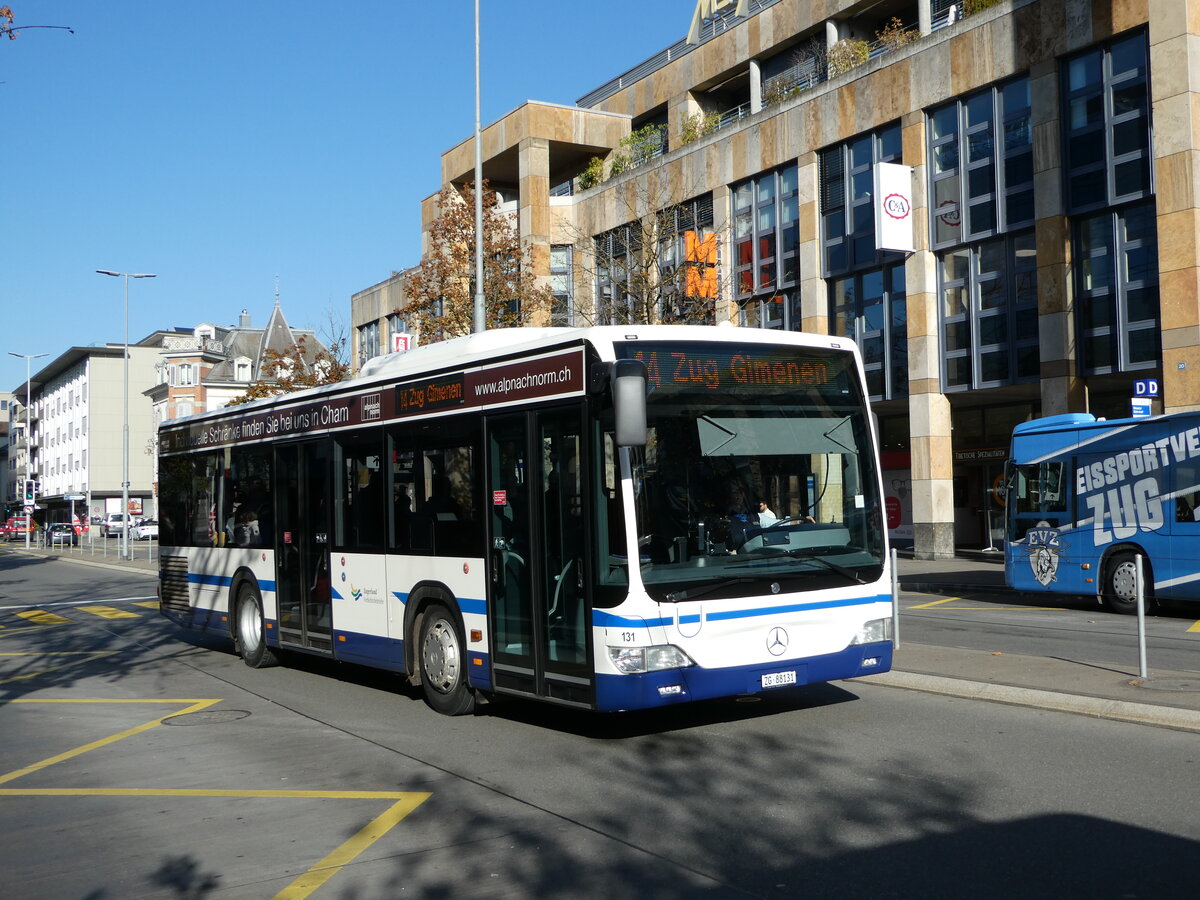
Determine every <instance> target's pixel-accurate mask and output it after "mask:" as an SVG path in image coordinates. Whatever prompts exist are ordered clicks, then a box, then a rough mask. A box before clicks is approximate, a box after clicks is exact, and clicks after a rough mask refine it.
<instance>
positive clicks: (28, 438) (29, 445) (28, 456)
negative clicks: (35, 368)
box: [8, 350, 49, 550]
mask: <svg viewBox="0 0 1200 900" xmlns="http://www.w3.org/2000/svg"><path fill="white" fill-rule="evenodd" d="M8 355H9V356H23V357H25V483H26V484H29V482H30V481H32V480H33V476H32V475H31V474H30V463H31V462H32V461H33V436H32V435H31V434H30V433H29V403H30V396H31V395H32V393H33V391H32V388H31V385H30V378H31V377H32V376H31V375H30V373H29V364H30V362H32V361H33V360H35V359H41V358H42V357H43V356H48V355H49V354H47V353H34V354H32V355H31V354H28V353H13V352H12V351H11V350H9V351H8ZM24 501H25V498H24V497H22V498H21V505H22V507H23V506H24V505H25V503H24ZM32 531H33V510H32V509H31V510H28V511H27V512H26V513H25V549H26V550H28V549H29V538H30V533H31V532H32Z"/></svg>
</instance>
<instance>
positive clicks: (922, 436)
mask: <svg viewBox="0 0 1200 900" xmlns="http://www.w3.org/2000/svg"><path fill="white" fill-rule="evenodd" d="M900 126H901V129H902V132H903V141H904V144H903V151H902V152H903V157H902V159H903V162H904V164H905V165H908V166H912V167H913V228H914V234H913V240H914V246H915V247H916V250H915V251H914V252H913V253H912V254H910V255H909V257H908V260H907V262H906V263H905V265H904V277H905V283H906V286H907V292H908V296H907V300H908V383H909V384H908V391H909V394H908V411H909V452H910V455H911V460H912V461H911V466H912V472H911V479H912V480H911V485H910V487H911V490H912V518H913V555H914V556H916V557H917V558H918V559H949V558H951V557H953V556H954V482H953V474H954V453H953V445H952V442H951V415H950V401H949V400H948V399H947V398H946V395H945V394H943V393H942V392H941V391H942V377H941V353H940V349H941V334H940V325H939V317H938V290H937V257H936V255H935V254H934V253H933V252H932V251H931V250H930V249H929V199H928V198H929V186H928V164H927V161H926V158H925V121H924V115H923V114H922V113H921V112H920V111H918V112H912V113H908V114H907V115H905V116H904V117H903V118H901V120H900Z"/></svg>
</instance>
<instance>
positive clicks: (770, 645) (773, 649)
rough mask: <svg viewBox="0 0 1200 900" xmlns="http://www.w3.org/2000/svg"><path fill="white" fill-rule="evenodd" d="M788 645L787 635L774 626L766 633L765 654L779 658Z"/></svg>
mask: <svg viewBox="0 0 1200 900" xmlns="http://www.w3.org/2000/svg"><path fill="white" fill-rule="evenodd" d="M787 645H788V633H787V632H786V631H784V630H783V629H782V628H780V627H779V626H778V625H776V626H775V627H774V628H772V629H771V630H770V631H769V632H767V652H768V653H770V654H771V655H772V656H779V655H781V654H782V653H783V652H784V651H785V650H787Z"/></svg>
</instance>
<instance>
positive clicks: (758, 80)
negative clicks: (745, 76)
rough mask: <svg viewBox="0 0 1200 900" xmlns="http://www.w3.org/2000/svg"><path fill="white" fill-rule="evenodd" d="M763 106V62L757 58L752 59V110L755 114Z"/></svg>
mask: <svg viewBox="0 0 1200 900" xmlns="http://www.w3.org/2000/svg"><path fill="white" fill-rule="evenodd" d="M762 108H763V101H762V64H761V63H760V62H759V61H758V60H757V59H752V60H750V112H751V114H753V113H756V112H758V111H759V110H760V109H762Z"/></svg>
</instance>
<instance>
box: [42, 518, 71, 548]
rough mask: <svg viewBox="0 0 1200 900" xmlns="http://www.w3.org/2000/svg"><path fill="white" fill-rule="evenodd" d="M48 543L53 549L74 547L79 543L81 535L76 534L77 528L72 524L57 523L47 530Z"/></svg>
mask: <svg viewBox="0 0 1200 900" xmlns="http://www.w3.org/2000/svg"><path fill="white" fill-rule="evenodd" d="M46 543H48V544H49V545H50V546H51V547H54V546H63V545H66V546H68V547H73V546H75V545H76V544H78V543H79V535H77V534H76V533H75V526H74V525H72V524H71V523H70V522H55V523H54V524H53V525H51V526H50V527H49V528H47V529H46Z"/></svg>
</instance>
